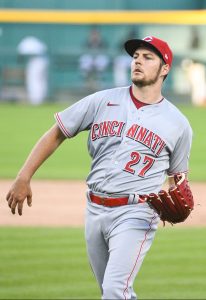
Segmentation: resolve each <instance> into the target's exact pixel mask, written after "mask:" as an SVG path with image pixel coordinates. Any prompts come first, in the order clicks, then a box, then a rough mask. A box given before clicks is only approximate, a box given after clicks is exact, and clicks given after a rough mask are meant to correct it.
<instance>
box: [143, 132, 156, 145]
mask: <svg viewBox="0 0 206 300" xmlns="http://www.w3.org/2000/svg"><path fill="white" fill-rule="evenodd" d="M153 135H154V133H153V132H152V131H150V132H149V134H148V135H147V137H146V138H145V139H144V142H143V143H144V145H145V146H147V147H148V148H150V147H151V145H152V140H153Z"/></svg>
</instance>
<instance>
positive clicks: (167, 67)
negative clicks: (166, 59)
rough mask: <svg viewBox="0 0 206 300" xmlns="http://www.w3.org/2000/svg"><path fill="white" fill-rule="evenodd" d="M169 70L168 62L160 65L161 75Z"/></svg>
mask: <svg viewBox="0 0 206 300" xmlns="http://www.w3.org/2000/svg"><path fill="white" fill-rule="evenodd" d="M169 70H170V66H169V65H168V64H164V65H163V66H162V75H163V76H166V75H167V74H168V73H169Z"/></svg>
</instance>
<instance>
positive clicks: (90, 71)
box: [79, 26, 110, 89]
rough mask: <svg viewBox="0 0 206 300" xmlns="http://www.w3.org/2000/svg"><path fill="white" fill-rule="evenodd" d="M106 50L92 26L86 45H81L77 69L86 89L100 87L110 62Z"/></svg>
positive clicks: (100, 36) (95, 27)
mask: <svg viewBox="0 0 206 300" xmlns="http://www.w3.org/2000/svg"><path fill="white" fill-rule="evenodd" d="M106 50H107V43H106V42H105V40H104V39H103V37H102V35H101V33H100V31H99V29H98V28H97V26H93V27H92V29H91V31H90V32H89V36H88V38H87V41H86V43H85V44H84V45H83V54H82V55H81V56H80V58H79V69H80V71H81V74H82V76H83V78H84V80H85V84H86V87H88V88H91V89H98V88H99V87H101V84H102V76H103V73H104V72H105V70H106V69H107V67H108V66H109V61H110V60H109V56H108V54H107V53H106Z"/></svg>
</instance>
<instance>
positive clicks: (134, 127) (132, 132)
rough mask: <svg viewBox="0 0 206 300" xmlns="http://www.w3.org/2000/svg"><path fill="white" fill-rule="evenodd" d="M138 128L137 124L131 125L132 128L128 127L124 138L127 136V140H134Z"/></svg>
mask: <svg viewBox="0 0 206 300" xmlns="http://www.w3.org/2000/svg"><path fill="white" fill-rule="evenodd" d="M138 128H139V125H137V124H134V125H132V127H130V128H129V129H128V131H127V135H126V136H127V137H128V138H131V139H133V140H134V138H135V135H136V133H137V130H138Z"/></svg>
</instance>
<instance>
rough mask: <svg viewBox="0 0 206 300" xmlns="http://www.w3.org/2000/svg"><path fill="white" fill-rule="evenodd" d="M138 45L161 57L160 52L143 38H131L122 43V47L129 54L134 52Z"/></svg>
mask: <svg viewBox="0 0 206 300" xmlns="http://www.w3.org/2000/svg"><path fill="white" fill-rule="evenodd" d="M140 47H147V48H149V49H151V50H152V51H154V52H155V53H156V54H157V55H159V56H160V57H161V58H162V54H161V53H160V52H159V51H158V50H157V48H155V47H154V46H153V45H151V44H150V43H148V42H146V41H144V40H139V39H133V40H128V41H126V43H125V44H124V48H125V50H126V51H127V53H128V54H129V55H130V56H133V55H134V52H135V51H136V50H137V49H138V48H140Z"/></svg>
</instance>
